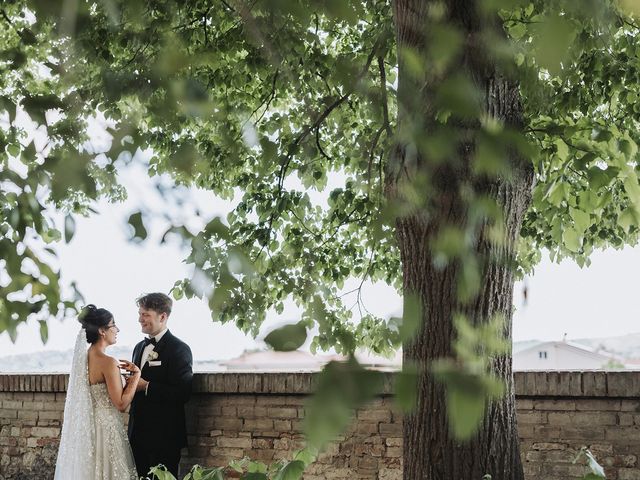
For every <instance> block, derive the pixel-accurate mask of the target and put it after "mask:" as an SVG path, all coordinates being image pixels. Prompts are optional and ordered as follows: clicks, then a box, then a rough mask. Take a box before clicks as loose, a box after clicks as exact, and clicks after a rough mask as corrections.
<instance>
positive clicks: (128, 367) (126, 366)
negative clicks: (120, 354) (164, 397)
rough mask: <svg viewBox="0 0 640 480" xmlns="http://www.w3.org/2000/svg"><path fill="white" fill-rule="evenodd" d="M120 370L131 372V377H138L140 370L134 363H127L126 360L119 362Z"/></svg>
mask: <svg viewBox="0 0 640 480" xmlns="http://www.w3.org/2000/svg"><path fill="white" fill-rule="evenodd" d="M120 368H122V369H123V370H126V371H127V372H131V376H132V377H139V376H140V368H139V367H138V366H137V365H136V364H135V363H132V362H129V361H128V360H120Z"/></svg>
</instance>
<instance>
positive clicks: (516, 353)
mask: <svg viewBox="0 0 640 480" xmlns="http://www.w3.org/2000/svg"><path fill="white" fill-rule="evenodd" d="M519 347H520V348H518V346H517V345H514V350H513V370H515V371H522V370H602V369H605V368H624V367H623V365H622V363H621V362H620V360H619V359H617V358H616V357H614V356H613V355H611V354H609V353H606V352H597V351H594V350H592V349H590V348H589V347H587V346H585V345H580V344H576V343H572V342H567V341H562V342H534V341H529V342H526V343H525V344H524V345H520V346H519Z"/></svg>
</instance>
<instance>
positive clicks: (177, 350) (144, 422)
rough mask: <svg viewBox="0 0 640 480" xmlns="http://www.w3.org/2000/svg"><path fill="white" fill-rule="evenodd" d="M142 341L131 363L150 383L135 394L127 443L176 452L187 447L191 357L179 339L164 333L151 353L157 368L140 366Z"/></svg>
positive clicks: (134, 350) (130, 411) (191, 372)
mask: <svg viewBox="0 0 640 480" xmlns="http://www.w3.org/2000/svg"><path fill="white" fill-rule="evenodd" d="M143 350H144V341H142V342H140V343H138V344H137V345H136V346H135V348H134V349H133V363H135V364H136V365H138V367H141V368H142V378H143V379H145V380H147V381H148V382H149V387H148V389H147V392H146V394H145V392H144V390H143V391H140V392H137V393H136V394H135V396H134V398H133V401H132V402H131V408H130V409H129V440H130V442H131V443H132V444H135V445H146V446H147V447H151V449H152V450H175V449H178V450H179V449H181V448H182V447H184V446H186V445H187V433H186V428H185V418H184V404H185V403H186V402H187V400H189V396H190V395H191V383H192V379H193V369H192V365H193V357H192V355H191V349H190V348H189V346H188V345H187V344H186V343H184V342H183V341H182V340H180V339H178V338H177V337H175V336H173V335H172V334H171V332H170V331H167V332H166V333H165V334H164V335H163V336H162V338H161V339H160V341H159V342H158V344H157V345H156V346H155V349H154V351H155V352H157V354H158V356H157V358H155V359H154V360H153V361H154V362H155V363H157V362H160V364H159V365H155V366H151V365H149V362H147V363H145V365H144V367H142V366H141V365H140V361H141V358H142V351H143Z"/></svg>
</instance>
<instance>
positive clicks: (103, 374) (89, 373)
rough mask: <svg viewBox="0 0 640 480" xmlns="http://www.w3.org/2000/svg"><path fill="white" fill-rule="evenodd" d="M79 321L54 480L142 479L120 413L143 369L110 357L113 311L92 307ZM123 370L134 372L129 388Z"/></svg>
mask: <svg viewBox="0 0 640 480" xmlns="http://www.w3.org/2000/svg"><path fill="white" fill-rule="evenodd" d="M79 321H80V323H81V324H82V328H81V329H80V332H79V333H78V337H77V339H76V346H75V349H74V352H73V363H72V365H71V374H70V376H69V386H68V388H67V398H66V402H65V406H64V422H63V424H62V435H61V438H60V449H59V450H58V460H57V461H56V473H55V477H54V479H55V480H133V479H137V478H138V476H137V474H136V468H135V464H134V462H133V455H132V453H131V446H130V445H129V441H128V439H127V432H126V430H125V428H124V422H123V420H122V415H121V413H120V412H123V411H125V410H126V408H127V407H128V406H129V404H130V403H131V400H132V399H133V396H134V395H135V393H136V386H137V385H138V381H139V380H140V369H139V368H138V367H137V366H136V365H134V364H133V363H131V362H127V361H121V362H120V363H119V362H118V360H116V359H115V358H113V357H110V356H109V355H107V354H106V353H105V350H106V348H107V347H108V346H110V345H113V344H114V343H116V337H117V335H118V331H119V329H118V327H117V326H116V324H115V322H114V321H113V315H111V313H109V311H107V310H105V309H104V308H97V307H96V306H95V305H88V306H87V307H85V308H84V309H83V311H82V312H81V313H80V316H79ZM87 343H90V344H91V346H90V347H89V349H88V350H87ZM120 369H123V370H126V371H128V372H130V376H129V377H128V378H127V380H126V383H125V384H124V386H123V381H122V377H121V376H120ZM80 452H83V454H82V455H81V454H80ZM84 452H88V454H85V453H84Z"/></svg>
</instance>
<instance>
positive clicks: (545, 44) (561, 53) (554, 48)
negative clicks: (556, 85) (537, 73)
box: [532, 12, 577, 75]
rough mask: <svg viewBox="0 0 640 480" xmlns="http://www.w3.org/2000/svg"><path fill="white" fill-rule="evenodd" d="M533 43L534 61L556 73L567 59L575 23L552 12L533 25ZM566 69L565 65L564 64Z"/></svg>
mask: <svg viewBox="0 0 640 480" xmlns="http://www.w3.org/2000/svg"><path fill="white" fill-rule="evenodd" d="M533 27H534V28H532V32H533V34H534V35H533V45H534V55H535V58H536V62H537V63H538V64H539V65H540V66H541V67H543V68H546V69H547V70H549V72H550V73H551V74H553V75H558V74H559V73H561V72H562V70H563V68H562V67H563V64H564V62H565V61H566V60H567V59H568V56H569V53H570V52H571V50H572V49H571V47H572V44H573V41H574V38H575V36H576V33H577V32H576V25H574V24H573V23H572V22H571V21H570V20H569V19H568V18H567V16H560V15H559V14H558V13H556V12H553V13H550V14H549V15H547V16H546V17H544V18H543V19H542V21H541V22H540V23H538V24H535V25H533ZM564 68H565V69H566V68H567V66H566V65H564Z"/></svg>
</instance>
